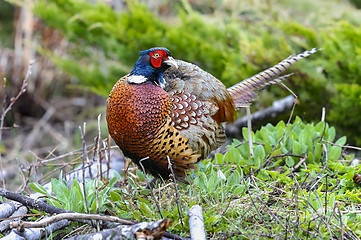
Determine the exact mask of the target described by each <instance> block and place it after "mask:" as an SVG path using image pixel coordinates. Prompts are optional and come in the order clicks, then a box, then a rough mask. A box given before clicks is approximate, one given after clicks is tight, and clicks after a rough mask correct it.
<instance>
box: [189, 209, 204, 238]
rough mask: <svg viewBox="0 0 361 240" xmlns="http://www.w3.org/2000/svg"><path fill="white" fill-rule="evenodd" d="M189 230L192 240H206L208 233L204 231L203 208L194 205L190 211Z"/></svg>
mask: <svg viewBox="0 0 361 240" xmlns="http://www.w3.org/2000/svg"><path fill="white" fill-rule="evenodd" d="M188 216H189V230H190V233H191V239H192V240H198V239H199V240H205V239H206V231H205V229H204V222H203V214H202V207H201V206H199V205H194V206H193V207H191V209H189V213H188Z"/></svg>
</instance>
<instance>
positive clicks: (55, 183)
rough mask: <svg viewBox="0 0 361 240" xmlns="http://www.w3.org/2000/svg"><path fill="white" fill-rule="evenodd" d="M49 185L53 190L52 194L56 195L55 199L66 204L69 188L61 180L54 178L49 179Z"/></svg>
mask: <svg viewBox="0 0 361 240" xmlns="http://www.w3.org/2000/svg"><path fill="white" fill-rule="evenodd" d="M51 187H52V190H53V192H54V194H55V195H56V197H57V199H58V200H59V201H60V202H61V203H63V204H66V203H67V201H68V197H69V194H70V190H69V188H68V187H67V186H66V185H65V184H64V182H63V181H59V180H57V179H55V178H52V179H51Z"/></svg>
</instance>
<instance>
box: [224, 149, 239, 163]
mask: <svg viewBox="0 0 361 240" xmlns="http://www.w3.org/2000/svg"><path fill="white" fill-rule="evenodd" d="M223 159H224V161H223V162H224V163H230V162H231V163H232V162H238V161H239V152H238V150H237V149H235V148H233V147H232V148H230V149H229V150H228V151H227V153H226V154H225V155H224V158H223Z"/></svg>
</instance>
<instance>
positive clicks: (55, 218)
mask: <svg viewBox="0 0 361 240" xmlns="http://www.w3.org/2000/svg"><path fill="white" fill-rule="evenodd" d="M64 219H67V220H79V219H83V220H102V221H108V222H117V223H122V224H126V225H133V224H134V222H133V221H132V220H126V219H122V218H118V217H115V216H107V215H100V214H87V213H59V214H57V215H54V216H51V217H47V218H44V219H42V220H40V221H37V222H21V223H19V222H12V223H10V227H12V228H17V227H21V228H22V229H23V228H43V227H46V226H48V225H50V224H51V223H54V222H58V221H61V220H64Z"/></svg>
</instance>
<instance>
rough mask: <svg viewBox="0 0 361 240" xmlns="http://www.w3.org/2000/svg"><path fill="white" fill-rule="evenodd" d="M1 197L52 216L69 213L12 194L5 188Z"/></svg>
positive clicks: (0, 189) (43, 202)
mask: <svg viewBox="0 0 361 240" xmlns="http://www.w3.org/2000/svg"><path fill="white" fill-rule="evenodd" d="M0 196H2V197H4V198H7V199H10V200H13V201H16V202H19V203H21V204H23V205H24V206H27V207H30V208H34V209H37V210H39V211H44V212H47V213H50V214H53V213H66V212H69V211H67V210H64V209H61V208H57V207H54V206H52V205H50V204H48V203H46V202H45V201H42V200H38V199H32V198H29V197H27V196H24V195H22V194H19V193H14V192H11V191H9V190H6V189H3V188H0Z"/></svg>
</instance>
